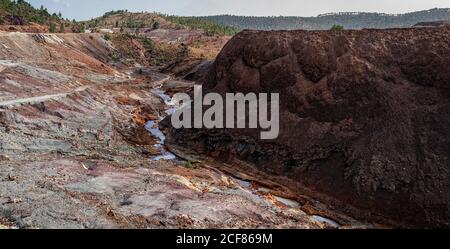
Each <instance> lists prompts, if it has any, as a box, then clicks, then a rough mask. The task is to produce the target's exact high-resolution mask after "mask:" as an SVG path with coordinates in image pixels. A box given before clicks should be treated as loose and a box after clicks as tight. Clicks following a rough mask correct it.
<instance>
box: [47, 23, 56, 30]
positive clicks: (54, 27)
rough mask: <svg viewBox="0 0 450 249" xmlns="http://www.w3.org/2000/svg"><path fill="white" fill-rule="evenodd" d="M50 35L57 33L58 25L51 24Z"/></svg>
mask: <svg viewBox="0 0 450 249" xmlns="http://www.w3.org/2000/svg"><path fill="white" fill-rule="evenodd" d="M49 31H50V33H56V24H55V23H53V22H51V23H50V26H49Z"/></svg>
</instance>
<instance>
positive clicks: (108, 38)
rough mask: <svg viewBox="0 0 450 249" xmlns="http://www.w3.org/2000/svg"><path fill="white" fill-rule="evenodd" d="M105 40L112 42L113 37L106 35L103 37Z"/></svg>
mask: <svg viewBox="0 0 450 249" xmlns="http://www.w3.org/2000/svg"><path fill="white" fill-rule="evenodd" d="M103 39H105V40H107V41H109V40H111V35H110V34H104V35H103Z"/></svg>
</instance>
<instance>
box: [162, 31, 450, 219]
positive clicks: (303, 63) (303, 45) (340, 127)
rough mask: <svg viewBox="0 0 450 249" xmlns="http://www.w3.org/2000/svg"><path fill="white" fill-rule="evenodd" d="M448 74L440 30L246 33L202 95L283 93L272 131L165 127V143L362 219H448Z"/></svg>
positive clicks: (447, 44) (229, 48)
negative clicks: (263, 136)
mask: <svg viewBox="0 0 450 249" xmlns="http://www.w3.org/2000/svg"><path fill="white" fill-rule="evenodd" d="M449 72H450V28H448V27H442V28H417V29H393V30H363V31H340V32H336V31H324V32H320V31H317V32H308V31H272V32H262V31H261V32H258V31H243V32H241V33H239V34H238V35H236V36H235V37H233V39H232V40H231V41H230V42H229V43H228V44H227V45H226V46H225V48H224V49H223V51H222V52H221V53H220V55H219V56H218V58H217V60H216V61H215V62H214V64H213V66H212V68H211V70H210V71H209V73H208V76H207V77H206V79H205V80H204V81H203V89H204V92H205V93H208V92H216V93H219V94H222V95H225V93H229V92H235V93H236V92H243V93H250V92H256V93H260V92H263V93H267V92H269V93H279V94H280V105H281V107H280V136H279V137H278V138H277V139H275V140H265V141H262V140H260V138H259V134H260V131H258V130H255V129H253V130H252V129H213V130H207V129H178V130H175V129H170V130H171V135H170V137H169V139H168V140H169V143H170V144H171V146H172V147H173V149H174V151H176V150H180V151H181V152H180V154H187V155H196V156H197V157H198V155H199V154H200V155H203V156H206V157H212V158H214V159H216V160H220V161H222V162H225V163H227V164H228V165H229V166H228V167H224V169H225V170H228V171H231V172H233V171H234V172H245V173H246V175H253V176H255V175H258V174H263V175H264V177H263V178H265V179H270V180H272V181H275V182H277V183H280V184H285V185H289V186H290V187H291V189H294V191H296V192H297V193H300V194H304V195H307V196H316V197H318V198H319V199H321V200H326V201H325V202H327V203H334V205H335V207H337V208H338V209H341V210H346V212H348V213H353V214H354V215H357V216H358V217H365V218H369V219H372V220H386V218H388V219H393V220H395V221H396V222H397V224H406V225H417V226H421V227H423V226H431V227H448V226H449V224H450V223H449V222H450V221H449V217H450V213H449V212H450V199H449V196H450V195H449V192H448V191H449V190H450V181H449V179H450V175H449V172H450V169H449V165H450V162H449V156H450V155H449V150H448V148H449V145H450V133H449V129H448V127H449V125H450V113H449V110H450V108H449V107H450V103H449V96H450V95H449V94H450V91H449V90H450V85H449V83H450V74H449ZM169 128H170V127H169ZM188 148H192V149H191V151H186V150H187V149H188ZM261 172H262V173H261ZM330 197H331V199H330ZM306 203H308V202H306ZM352 206H353V207H354V208H353V209H352Z"/></svg>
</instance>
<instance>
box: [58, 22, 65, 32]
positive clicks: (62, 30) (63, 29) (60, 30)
mask: <svg viewBox="0 0 450 249" xmlns="http://www.w3.org/2000/svg"><path fill="white" fill-rule="evenodd" d="M59 32H60V33H64V32H66V27H65V26H64V23H61V24H60V25H59Z"/></svg>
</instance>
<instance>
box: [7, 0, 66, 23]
mask: <svg viewBox="0 0 450 249" xmlns="http://www.w3.org/2000/svg"><path fill="white" fill-rule="evenodd" d="M60 20H62V17H61V14H56V13H54V14H50V13H49V12H48V11H47V9H46V8H44V7H43V6H41V8H40V9H37V8H34V7H33V6H32V5H31V4H29V3H27V2H25V1H23V0H18V1H11V0H0V25H27V24H29V23H37V24H48V23H49V22H51V21H54V22H58V21H60Z"/></svg>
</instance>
